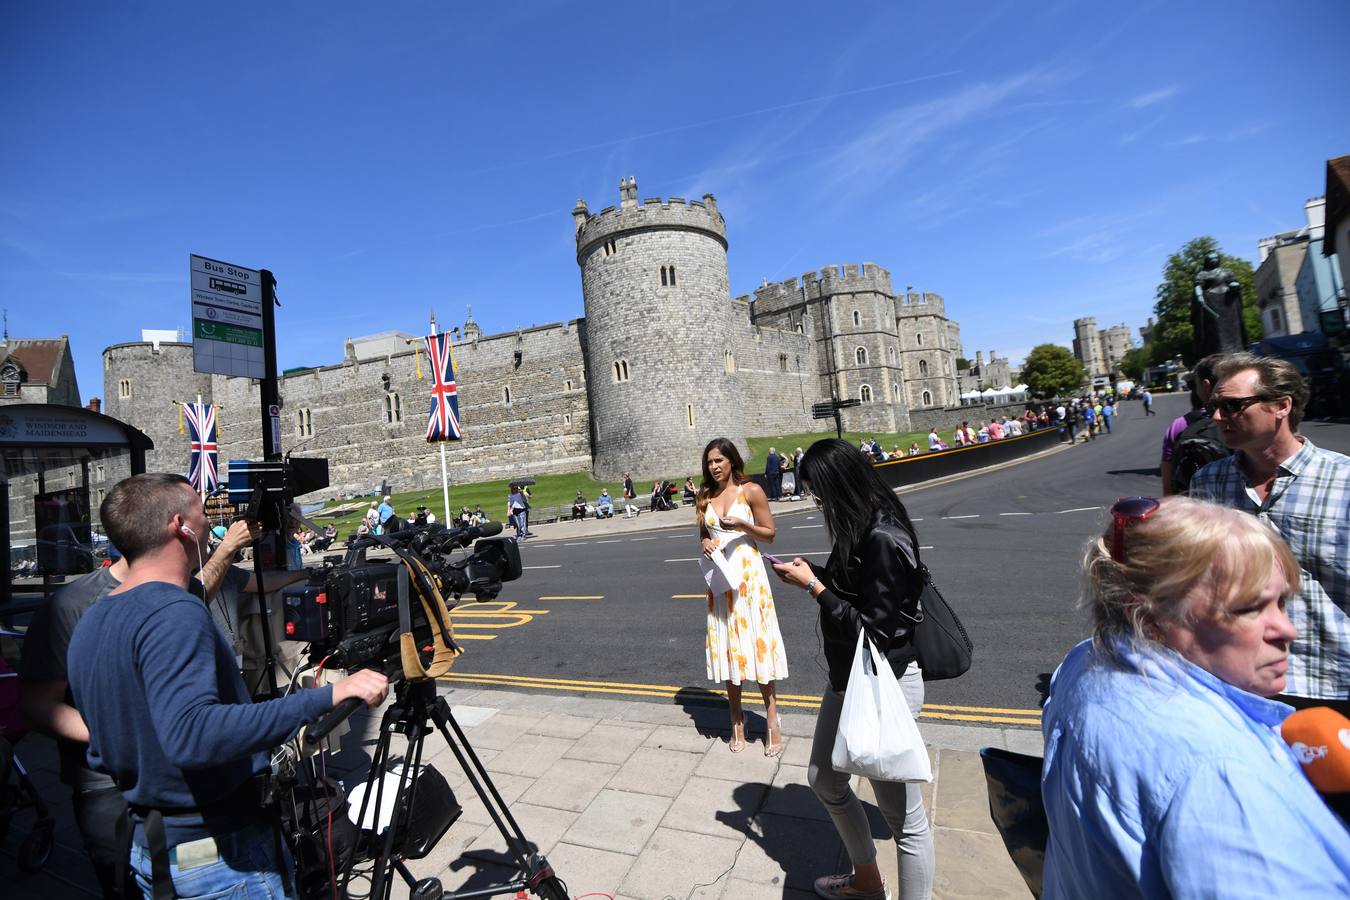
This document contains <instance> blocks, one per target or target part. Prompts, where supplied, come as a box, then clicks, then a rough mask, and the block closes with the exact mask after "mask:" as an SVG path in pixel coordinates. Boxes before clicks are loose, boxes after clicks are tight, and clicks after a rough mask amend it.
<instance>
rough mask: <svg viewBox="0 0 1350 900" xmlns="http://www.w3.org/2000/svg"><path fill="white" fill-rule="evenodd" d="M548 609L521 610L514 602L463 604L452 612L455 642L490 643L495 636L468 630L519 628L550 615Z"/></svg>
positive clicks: (451, 620)
mask: <svg viewBox="0 0 1350 900" xmlns="http://www.w3.org/2000/svg"><path fill="white" fill-rule="evenodd" d="M548 612H549V611H548V610H546V609H521V608H520V607H518V606H516V602H515V601H514V600H484V601H482V602H481V603H479V602H473V603H461V604H460V605H459V606H456V607H455V608H454V609H452V610H451V611H450V624H451V626H452V627H453V628H454V629H455V640H457V641H458V640H463V641H490V640H493V639H494V638H496V637H497V635H495V634H478V633H475V632H469V633H466V632H467V631H468V629H491V630H494V631H496V630H500V629H503V628H519V627H520V626H521V625H527V624H529V623H530V622H533V621H534V617H535V616H546V615H548Z"/></svg>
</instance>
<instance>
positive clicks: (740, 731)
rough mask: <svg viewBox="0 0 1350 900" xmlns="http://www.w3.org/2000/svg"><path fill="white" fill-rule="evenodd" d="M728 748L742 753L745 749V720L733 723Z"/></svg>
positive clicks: (733, 751)
mask: <svg viewBox="0 0 1350 900" xmlns="http://www.w3.org/2000/svg"><path fill="white" fill-rule="evenodd" d="M727 749H728V750H730V751H731V752H732V753H740V752H741V751H742V750H744V749H745V720H744V719H742V720H741V721H740V722H739V723H737V722H732V723H731V740H730V741H729V742H728V745H727Z"/></svg>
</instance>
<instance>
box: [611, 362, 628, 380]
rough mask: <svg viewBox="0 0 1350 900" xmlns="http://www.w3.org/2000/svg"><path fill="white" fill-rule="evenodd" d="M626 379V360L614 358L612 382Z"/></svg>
mask: <svg viewBox="0 0 1350 900" xmlns="http://www.w3.org/2000/svg"><path fill="white" fill-rule="evenodd" d="M627 380H628V360H626V359H616V360H615V361H614V383H615V384H618V383H619V382H621V381H627Z"/></svg>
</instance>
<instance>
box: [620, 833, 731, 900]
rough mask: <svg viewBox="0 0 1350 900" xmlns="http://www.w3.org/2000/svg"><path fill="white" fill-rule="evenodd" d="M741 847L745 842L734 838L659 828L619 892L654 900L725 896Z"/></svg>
mask: <svg viewBox="0 0 1350 900" xmlns="http://www.w3.org/2000/svg"><path fill="white" fill-rule="evenodd" d="M740 848H741V842H740V841H737V840H734V839H731V838H722V837H712V836H710V835H706V834H690V833H689V832H687V831H674V830H671V829H668V828H659V829H657V831H656V833H655V834H653V835H652V837H651V840H649V841H648V842H647V846H646V847H644V848H643V850H642V852H641V853H639V854H638V858H637V861H636V862H635V863H633V867H632V868H631V869H629V870H628V874H627V875H626V876H625V877H624V880H623V883H622V884H621V885H620V888H619V889H620V890H622V891H623V892H624V894H626V895H629V896H633V897H643V898H650V900H661V898H665V897H681V898H685V900H715V898H717V897H720V896H722V890H723V888H724V887H725V884H724V883H725V881H726V878H727V876H728V875H729V874H730V872H731V867H732V866H733V865H734V864H735V862H736V853H737V851H738V850H740Z"/></svg>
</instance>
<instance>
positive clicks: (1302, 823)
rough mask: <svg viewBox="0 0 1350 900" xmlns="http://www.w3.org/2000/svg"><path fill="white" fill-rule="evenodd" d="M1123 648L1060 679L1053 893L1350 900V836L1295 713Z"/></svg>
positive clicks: (1050, 778)
mask: <svg viewBox="0 0 1350 900" xmlns="http://www.w3.org/2000/svg"><path fill="white" fill-rule="evenodd" d="M1117 646H1118V647H1119V650H1120V656H1121V661H1120V662H1119V663H1117V662H1115V661H1114V660H1113V659H1112V658H1111V657H1109V656H1108V655H1106V654H1105V653H1103V652H1102V651H1100V650H1098V649H1097V648H1095V647H1094V646H1093V645H1092V643H1091V642H1090V641H1084V642H1083V643H1081V644H1079V645H1078V646H1077V647H1075V648H1074V649H1073V650H1071V651H1069V655H1068V656H1067V657H1065V659H1064V662H1063V663H1062V664H1061V665H1060V667H1059V670H1058V671H1056V672H1055V676H1054V678H1053V680H1052V681H1051V684H1050V699H1049V700H1048V701H1047V702H1046V706H1045V711H1044V713H1043V715H1042V730H1043V731H1044V733H1045V766H1044V768H1043V769H1042V772H1041V795H1042V797H1043V798H1044V800H1045V810H1046V815H1047V816H1048V818H1049V820H1050V842H1049V846H1048V847H1047V848H1046V857H1045V893H1044V895H1043V897H1044V900H1056V898H1067V897H1074V898H1077V897H1092V898H1111V897H1121V898H1125V897H1130V898H1133V897H1148V898H1154V897H1197V898H1198V897H1213V898H1218V897H1224V898H1233V897H1238V898H1241V897H1252V898H1256V897H1260V898H1270V897H1300V898H1304V897H1306V898H1311V897H1346V896H1350V833H1347V831H1346V829H1345V826H1344V825H1342V824H1341V822H1340V820H1339V819H1338V818H1337V817H1336V816H1335V814H1334V813H1332V812H1331V811H1330V810H1329V809H1328V808H1327V806H1326V804H1324V803H1323V802H1322V799H1321V797H1319V796H1318V795H1317V792H1316V791H1315V790H1314V789H1313V787H1312V785H1311V784H1310V783H1309V782H1308V780H1307V778H1306V777H1305V776H1304V775H1303V772H1302V770H1301V769H1300V768H1299V765H1298V762H1297V761H1296V760H1295V758H1294V755H1293V753H1292V751H1290V750H1289V748H1288V746H1286V745H1285V743H1284V741H1283V740H1282V739H1281V738H1280V736H1279V732H1278V727H1279V725H1280V723H1281V722H1283V721H1284V718H1285V717H1286V716H1288V715H1289V713H1290V712H1291V711H1292V707H1290V706H1288V705H1286V704H1284V703H1280V702H1278V701H1275V700H1267V699H1265V698H1264V697H1258V696H1256V695H1255V694H1249V693H1247V692H1246V691H1243V690H1239V689H1238V688H1235V687H1233V686H1232V685H1230V684H1227V683H1226V682H1223V681H1221V680H1220V679H1218V678H1216V677H1214V676H1213V675H1211V674H1209V673H1208V672H1206V671H1205V670H1203V669H1201V668H1199V667H1198V666H1195V665H1193V664H1191V663H1189V662H1187V661H1186V660H1184V659H1182V658H1181V657H1180V656H1178V655H1177V654H1175V653H1173V652H1172V651H1170V650H1166V649H1163V648H1156V649H1155V648H1151V649H1142V648H1140V647H1137V646H1134V645H1130V644H1128V643H1126V642H1123V641H1122V642H1119V643H1118V644H1117Z"/></svg>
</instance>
